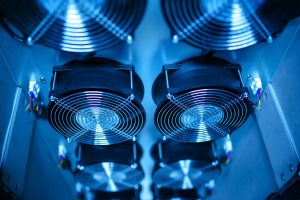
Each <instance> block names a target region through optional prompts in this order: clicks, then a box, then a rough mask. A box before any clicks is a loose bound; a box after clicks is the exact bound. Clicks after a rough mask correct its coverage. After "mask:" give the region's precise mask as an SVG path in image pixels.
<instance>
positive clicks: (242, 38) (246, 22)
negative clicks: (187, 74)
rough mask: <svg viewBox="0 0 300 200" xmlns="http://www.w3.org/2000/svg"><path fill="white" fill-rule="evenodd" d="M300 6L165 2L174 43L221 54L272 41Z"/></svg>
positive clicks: (292, 2) (294, 1)
mask: <svg viewBox="0 0 300 200" xmlns="http://www.w3.org/2000/svg"><path fill="white" fill-rule="evenodd" d="M299 6H300V3H299V1H298V0H288V1H272V0H271V1H268V0H263V1H250V0H162V8H163V12H164V16H165V19H166V21H167V22H168V25H169V26H170V28H171V32H172V34H173V41H174V42H178V41H181V40H183V41H186V42H187V43H189V44H191V45H194V46H196V47H199V48H203V49H209V50H217V51H223V50H235V49H241V48H245V47H248V46H251V45H254V44H256V43H258V42H260V41H268V42H271V41H272V40H273V38H274V37H276V36H277V34H278V33H279V32H281V31H282V29H283V28H284V27H285V26H286V24H287V22H288V21H289V20H290V19H291V18H293V17H295V15H299V9H298V8H299Z"/></svg>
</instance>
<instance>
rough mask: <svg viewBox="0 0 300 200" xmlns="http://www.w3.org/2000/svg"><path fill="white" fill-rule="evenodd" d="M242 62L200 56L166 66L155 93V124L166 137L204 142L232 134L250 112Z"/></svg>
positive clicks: (156, 82) (158, 80)
mask: <svg viewBox="0 0 300 200" xmlns="http://www.w3.org/2000/svg"><path fill="white" fill-rule="evenodd" d="M240 69H241V67H240V65H237V64H232V63H229V62H227V61H224V60H221V59H218V58H210V59H203V58H200V57H196V58H189V59H186V60H183V61H180V62H177V63H175V64H172V65H165V66H164V68H163V72H162V73H161V74H160V75H159V76H158V77H157V78H156V80H155V82H154V84H153V88H152V96H153V99H154V101H155V103H156V105H157V109H156V112H155V124H156V126H157V128H158V129H159V131H160V132H161V133H162V134H163V136H164V137H166V138H170V139H174V140H177V141H180V142H204V141H210V140H215V139H218V138H221V137H224V136H226V135H227V134H230V133H232V132H233V131H234V130H236V129H237V128H238V127H239V126H241V125H242V124H243V122H244V121H245V120H246V118H247V117H248V115H249V113H250V109H251V105H250V102H249V101H248V98H247V97H248V93H247V89H246V88H244V87H243V84H242V80H241V77H240Z"/></svg>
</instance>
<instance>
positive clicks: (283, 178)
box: [280, 173, 286, 181]
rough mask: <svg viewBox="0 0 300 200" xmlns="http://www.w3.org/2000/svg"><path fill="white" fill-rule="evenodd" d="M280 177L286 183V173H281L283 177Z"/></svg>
mask: <svg viewBox="0 0 300 200" xmlns="http://www.w3.org/2000/svg"><path fill="white" fill-rule="evenodd" d="M280 176H281V180H283V181H284V180H285V179H286V177H285V175H284V173H281V175H280Z"/></svg>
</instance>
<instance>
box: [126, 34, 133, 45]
mask: <svg viewBox="0 0 300 200" xmlns="http://www.w3.org/2000/svg"><path fill="white" fill-rule="evenodd" d="M132 41H133V38H132V36H131V35H128V36H127V38H126V42H127V44H132Z"/></svg>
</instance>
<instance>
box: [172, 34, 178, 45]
mask: <svg viewBox="0 0 300 200" xmlns="http://www.w3.org/2000/svg"><path fill="white" fill-rule="evenodd" d="M172 42H173V43H175V44H177V43H178V42H179V37H178V35H173V37H172Z"/></svg>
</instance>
